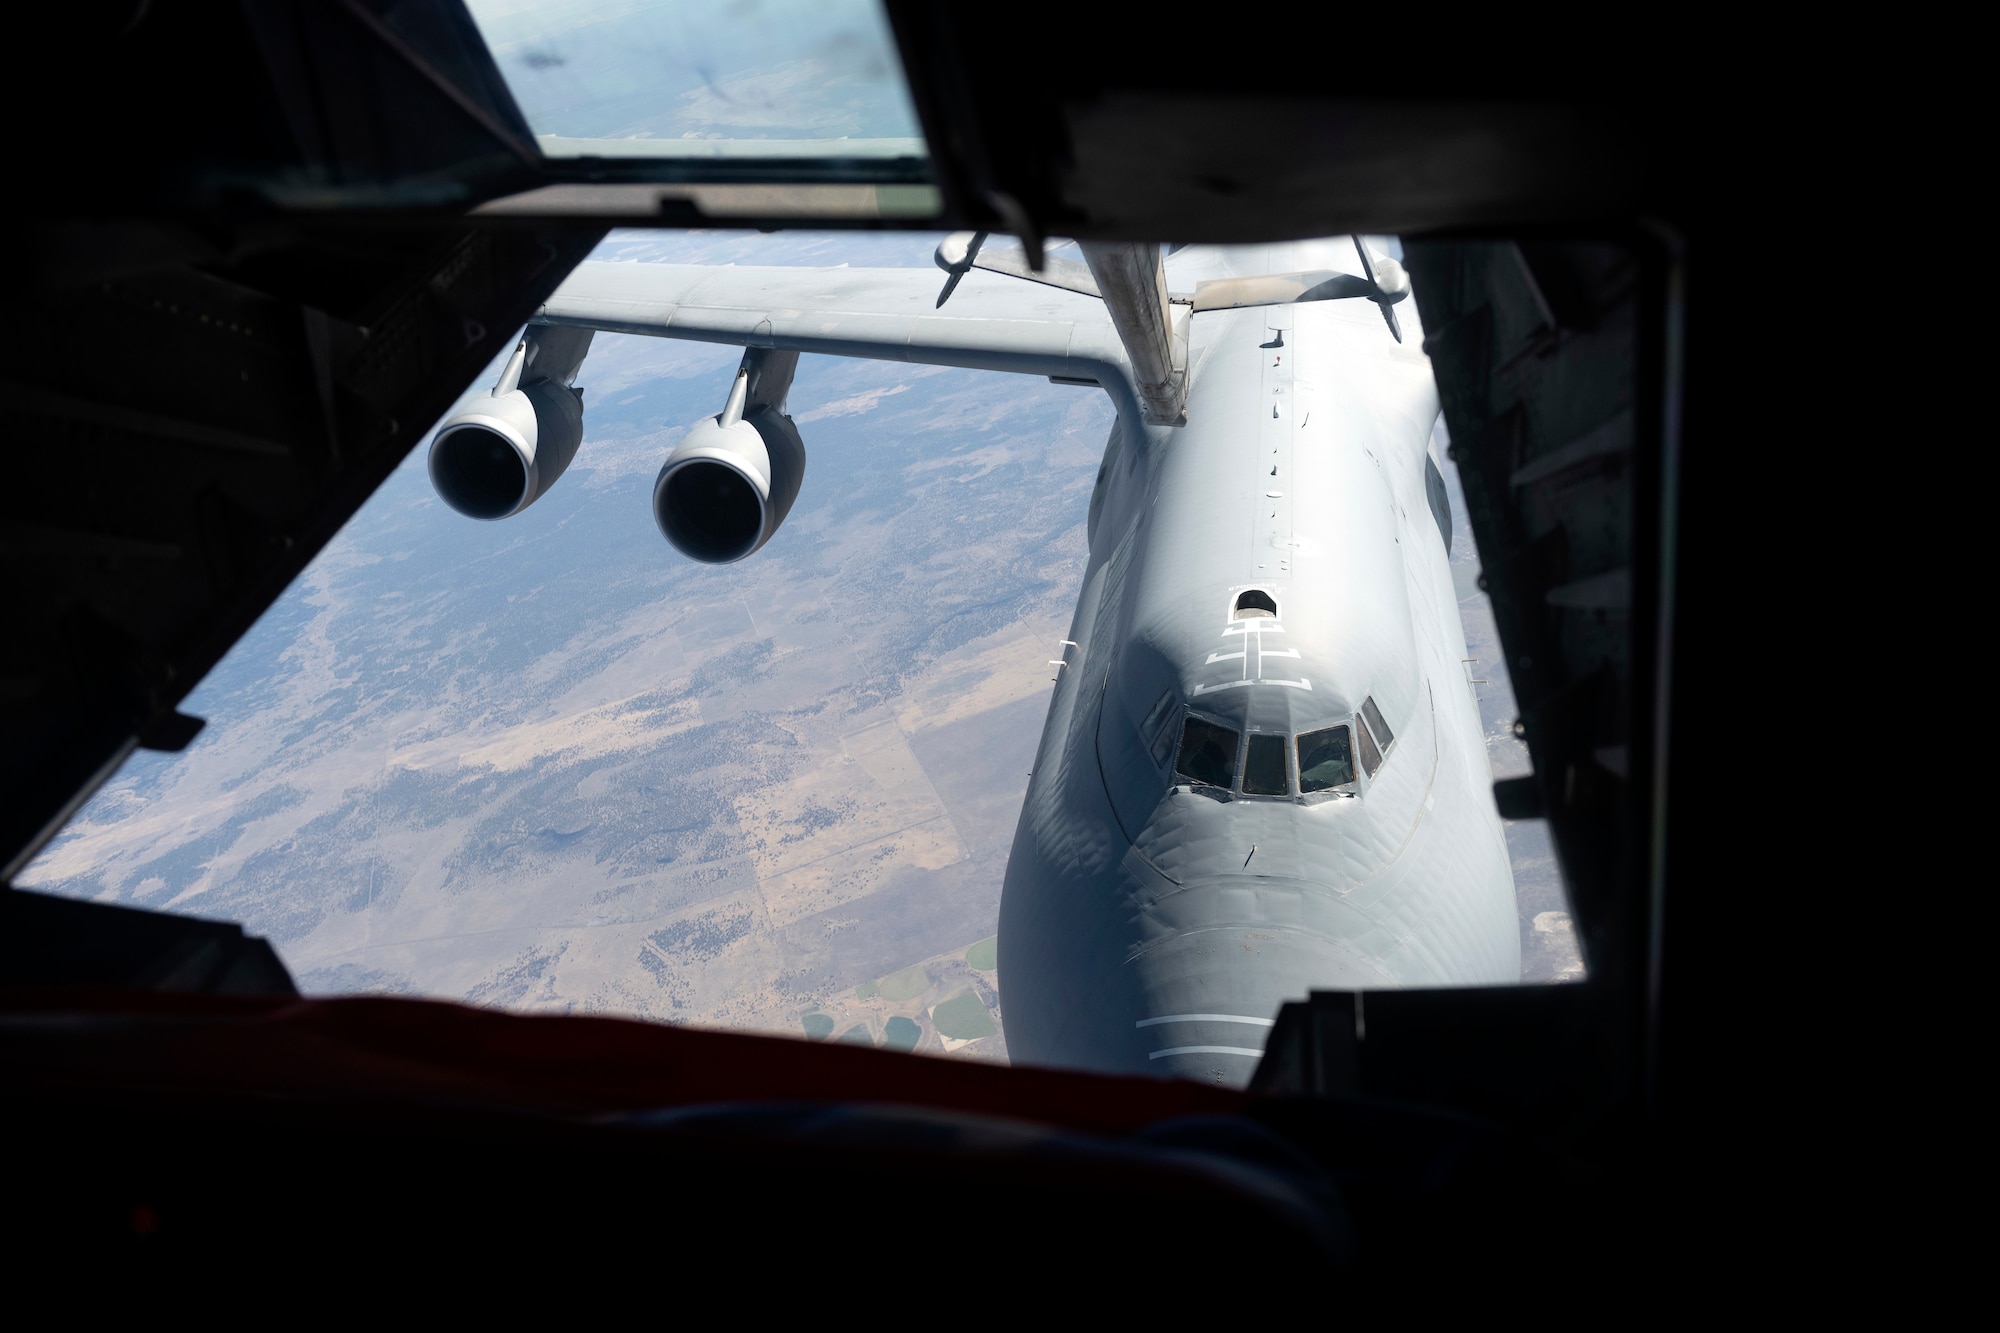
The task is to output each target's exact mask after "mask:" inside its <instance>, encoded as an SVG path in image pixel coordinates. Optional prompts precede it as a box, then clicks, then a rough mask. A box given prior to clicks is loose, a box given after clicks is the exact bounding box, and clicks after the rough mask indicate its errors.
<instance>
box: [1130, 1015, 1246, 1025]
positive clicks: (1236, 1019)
mask: <svg viewBox="0 0 2000 1333" xmlns="http://www.w3.org/2000/svg"><path fill="white" fill-rule="evenodd" d="M1277 1021H1278V1020H1277V1019H1275V1018H1245V1017H1243V1015H1241V1014H1162V1015H1160V1016H1159V1017H1158V1018H1142V1019H1140V1020H1139V1021H1138V1022H1136V1023H1134V1024H1133V1025H1132V1026H1133V1027H1135V1028H1150V1027H1158V1026H1159V1025H1160V1024H1162V1023H1249V1024H1251V1025H1252V1026H1254V1027H1260V1028H1268V1027H1272V1026H1275V1025H1276V1023H1277Z"/></svg>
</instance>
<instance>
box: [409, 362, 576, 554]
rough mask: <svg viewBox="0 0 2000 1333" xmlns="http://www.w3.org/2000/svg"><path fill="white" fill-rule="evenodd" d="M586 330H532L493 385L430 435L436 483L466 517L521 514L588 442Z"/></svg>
mask: <svg viewBox="0 0 2000 1333" xmlns="http://www.w3.org/2000/svg"><path fill="white" fill-rule="evenodd" d="M590 339H591V331H590V330H589V329H558V328H531V329H529V330H528V333H527V336H526V337H524V338H523V339H522V340H521V343H520V345H519V346H517V347H516V348H515V349H514V355H513V356H512V357H511V358H509V359H508V362H507V368H506V369H505V370H504V371H502V372H501V374H500V380H499V382H498V383H497V384H495V385H494V386H493V391H492V392H491V393H489V394H488V395H487V396H486V397H484V398H478V399H474V400H473V401H472V402H471V403H470V404H468V405H467V406H466V407H465V409H464V410H463V411H461V412H459V413H457V414H456V415H454V416H452V417H450V418H448V419H446V421H445V423H444V424H443V425H441V426H439V427H438V429H437V434H436V436H435V437H434V438H433V439H432V440H431V452H430V459H429V462H430V473H431V485H432V486H433V487H435V488H436V490H437V493H438V496H439V498H441V499H442V500H443V501H444V502H445V503H446V504H448V505H450V506H451V507H452V508H453V509H455V510H457V511H458V512H459V513H461V514H464V515H465V516H466V517H467V518H479V519H500V518H508V517H511V516H512V515H514V514H518V513H520V512H521V511H522V510H523V509H526V508H527V507H528V506H529V505H531V504H533V503H534V502H535V501H537V500H539V499H541V498H542V496H544V495H546V494H547V493H548V490H549V488H550V487H551V486H553V485H555V484H556V480H557V478H559V477H561V476H562V474H563V472H564V471H565V470H566V469H567V468H568V467H569V465H570V462H571V461H572V460H573V459H574V458H575V457H576V450H577V446H578V445H580V444H581V443H582V442H583V391H582V390H581V389H578V388H575V387H573V383H574V381H575V379H576V374H577V371H578V370H579V369H581V368H582V366H583V358H584V357H585V355H586V354H588V353H589V351H590Z"/></svg>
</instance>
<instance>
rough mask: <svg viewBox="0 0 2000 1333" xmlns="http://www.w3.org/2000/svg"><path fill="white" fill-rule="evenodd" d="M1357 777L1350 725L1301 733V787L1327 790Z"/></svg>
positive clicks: (1311, 790)
mask: <svg viewBox="0 0 2000 1333" xmlns="http://www.w3.org/2000/svg"><path fill="white" fill-rule="evenodd" d="M1353 781H1354V753H1353V750H1352V749H1351V748H1350V747H1349V745H1348V743H1347V728H1346V727H1328V728H1327V729H1326V730H1324V731H1309V732H1307V733H1306V734H1305V735H1303V736H1301V737H1299V790H1300V791H1302V792H1313V791H1327V790H1330V789H1331V788H1334V787H1344V786H1346V785H1347V784H1349V783H1351V782H1353Z"/></svg>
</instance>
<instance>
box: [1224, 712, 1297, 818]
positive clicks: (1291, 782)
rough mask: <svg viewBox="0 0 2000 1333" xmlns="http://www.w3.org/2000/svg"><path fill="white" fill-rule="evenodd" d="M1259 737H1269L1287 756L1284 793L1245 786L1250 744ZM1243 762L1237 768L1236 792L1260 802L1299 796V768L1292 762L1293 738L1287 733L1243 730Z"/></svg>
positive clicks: (1285, 799)
mask: <svg viewBox="0 0 2000 1333" xmlns="http://www.w3.org/2000/svg"><path fill="white" fill-rule="evenodd" d="M1259 736H1269V737H1271V738H1272V739H1273V740H1275V741H1277V742H1278V748H1279V749H1280V750H1281V751H1282V752H1283V753H1284V756H1285V789H1284V790H1283V791H1251V790H1250V789H1249V788H1248V787H1246V786H1244V785H1243V784H1244V783H1245V782H1246V781H1248V780H1249V777H1250V742H1251V740H1252V739H1253V738H1255V737H1259ZM1242 751H1243V756H1242V762H1241V763H1239V764H1238V765H1237V766H1236V788H1235V789H1236V791H1237V792H1238V793H1239V794H1241V795H1243V796H1248V797H1250V798H1252V799H1253V800H1259V801H1288V800H1290V799H1292V797H1294V796H1297V795H1298V794H1299V784H1298V781H1297V766H1296V765H1295V764H1294V763H1293V762H1292V736H1291V733H1290V732H1285V731H1262V730H1252V729H1250V728H1248V727H1245V728H1244V729H1243V745H1242Z"/></svg>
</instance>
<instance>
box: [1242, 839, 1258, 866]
mask: <svg viewBox="0 0 2000 1333" xmlns="http://www.w3.org/2000/svg"><path fill="white" fill-rule="evenodd" d="M1256 854H1257V844H1256V843H1254V842H1253V843H1251V844H1250V856H1255V855H1256ZM1250 856H1246V857H1244V858H1243V868H1244V869H1245V870H1248V869H1249V868H1250Z"/></svg>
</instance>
